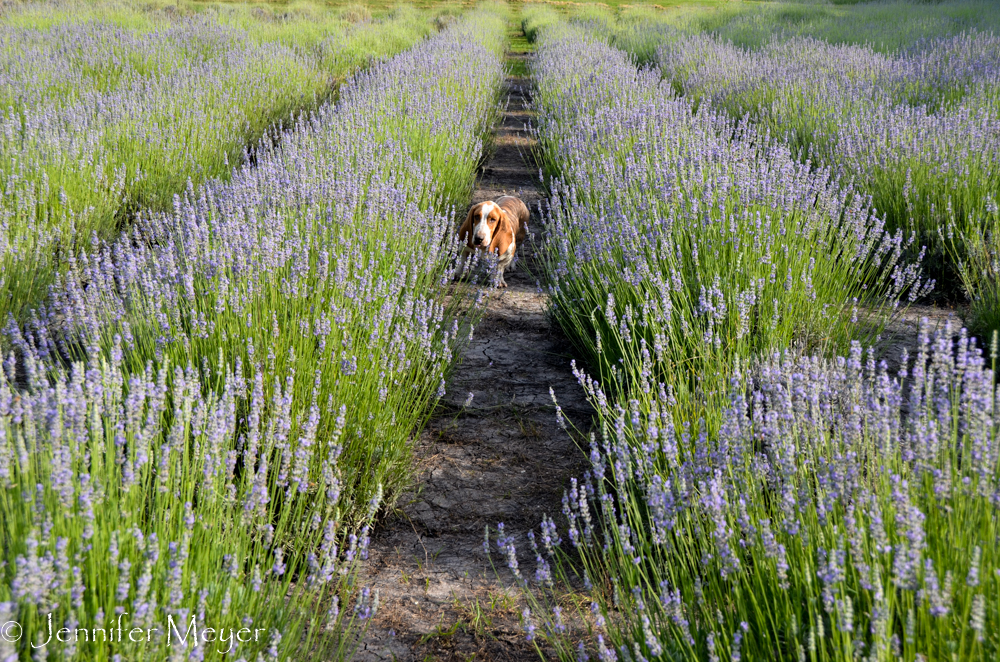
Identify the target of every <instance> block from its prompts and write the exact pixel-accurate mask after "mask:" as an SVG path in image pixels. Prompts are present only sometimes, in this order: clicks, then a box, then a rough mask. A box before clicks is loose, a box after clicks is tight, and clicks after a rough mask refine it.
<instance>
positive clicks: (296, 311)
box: [11, 12, 505, 511]
mask: <svg viewBox="0 0 1000 662" xmlns="http://www.w3.org/2000/svg"><path fill="white" fill-rule="evenodd" d="M502 28H503V22H502V19H501V18H499V17H498V16H497V15H495V14H492V13H484V12H480V13H478V14H476V15H475V16H473V17H472V18H470V19H468V20H466V21H464V22H462V23H460V24H457V25H455V26H454V27H452V28H449V29H448V30H447V32H445V33H442V34H441V35H439V36H438V37H436V38H434V39H431V40H429V41H427V42H424V43H423V44H421V45H420V46H418V47H416V48H414V49H412V50H411V51H408V52H406V53H403V54H401V55H398V56H396V57H395V58H393V59H392V60H390V61H388V62H386V63H384V64H381V65H378V66H376V67H374V68H372V69H371V70H368V71H364V72H361V73H359V74H357V75H356V76H355V77H354V78H353V79H352V80H351V81H349V82H348V83H347V84H346V85H345V86H344V87H343V89H342V90H341V95H340V99H339V101H338V102H337V104H335V105H330V106H327V107H324V108H323V109H321V110H320V111H318V112H317V113H316V114H314V115H312V116H310V117H309V118H308V119H303V120H302V121H301V122H299V124H298V126H297V127H296V128H295V129H293V130H290V131H289V132H287V133H286V135H284V136H283V137H282V138H281V140H280V148H272V149H270V150H267V152H266V155H265V156H263V157H262V158H261V159H260V160H259V162H258V164H257V165H256V166H255V167H253V166H250V165H247V166H245V167H244V168H242V169H241V170H240V171H239V173H238V174H237V175H235V176H234V177H233V179H232V181H230V182H210V183H208V184H206V185H205V186H203V187H201V188H199V189H192V190H190V191H189V192H188V193H187V194H186V195H185V196H184V197H183V198H179V199H178V200H177V202H176V203H175V210H174V212H172V213H169V214H147V215H143V216H142V217H141V218H140V219H139V221H138V222H137V223H136V225H135V228H134V230H133V231H132V232H130V233H128V234H127V235H125V236H123V237H122V238H121V239H120V240H119V241H117V242H115V243H113V244H109V245H96V246H94V248H93V249H92V250H91V251H90V252H89V253H87V254H84V255H82V256H81V257H80V258H79V259H78V260H75V261H73V263H72V264H71V268H70V271H69V272H68V273H67V275H66V277H65V278H62V279H60V280H59V281H58V282H57V284H56V286H55V287H54V288H53V291H52V295H51V297H50V300H49V303H48V306H47V308H46V310H45V312H44V313H43V315H42V316H41V317H39V318H36V319H35V321H34V323H33V324H31V325H28V327H27V333H26V334H25V335H22V334H21V333H20V332H19V331H16V330H12V335H11V337H12V340H13V342H14V343H15V344H16V345H17V346H18V347H19V348H20V350H21V351H22V352H23V353H25V354H28V355H35V354H37V355H38V356H39V357H40V360H41V361H52V360H58V359H59V357H66V358H73V357H77V356H80V352H82V351H85V350H87V349H90V351H91V352H95V351H105V352H106V351H107V348H108V347H110V346H111V345H112V344H113V342H114V338H115V337H116V336H119V335H120V336H121V337H122V338H123V341H124V346H125V349H126V358H125V365H126V367H128V368H129V369H130V370H142V369H144V366H145V365H146V362H147V361H149V360H153V361H155V362H157V364H159V363H162V362H165V361H170V362H172V363H174V364H181V365H186V364H188V363H191V364H193V365H196V366H203V365H206V364H207V365H214V364H215V363H216V362H217V360H218V357H219V356H220V355H221V356H224V357H225V359H226V361H227V362H232V361H234V360H236V358H240V359H241V360H242V361H243V362H244V363H245V364H247V365H255V364H259V365H261V366H263V367H266V372H267V373H269V374H274V375H289V374H294V375H295V379H294V386H293V387H292V391H291V394H290V396H289V397H291V399H292V401H291V403H290V406H291V407H292V410H293V411H305V410H307V409H309V408H310V407H312V406H323V405H325V403H327V402H328V401H333V402H351V403H352V407H351V409H350V410H349V411H348V413H347V416H348V420H347V422H346V424H345V425H346V429H345V435H346V437H345V446H346V451H345V457H344V464H345V466H346V467H347V471H348V472H349V475H348V477H347V478H346V479H345V490H347V492H348V493H351V494H353V491H354V490H355V489H358V498H357V499H356V500H354V501H356V503H358V504H363V503H365V502H367V501H368V500H369V499H370V498H371V497H372V495H373V494H374V493H375V491H376V489H377V488H378V485H379V484H382V485H383V487H384V489H386V490H387V491H390V492H391V491H393V490H394V489H395V488H396V487H398V486H399V485H400V484H401V483H402V482H403V480H404V478H405V476H406V474H407V473H408V469H409V464H408V461H409V438H410V435H411V433H412V432H413V431H414V429H415V428H416V427H417V426H418V423H419V422H420V421H422V420H423V418H424V416H425V415H426V404H427V403H429V402H430V401H431V400H432V399H434V398H435V397H436V396H437V394H438V393H439V391H440V390H441V389H442V388H443V380H444V373H445V371H446V370H447V368H448V367H449V366H450V364H451V359H452V351H453V348H454V346H455V344H456V343H457V342H458V341H459V340H460V338H461V337H462V336H466V337H467V336H468V335H469V333H470V329H469V328H467V324H466V323H465V322H461V321H460V320H459V319H458V318H457V317H456V314H457V313H458V311H460V310H463V309H465V307H466V298H465V296H463V295H461V292H459V293H457V294H458V295H456V296H452V297H450V298H449V299H448V303H447V304H446V303H444V302H443V300H442V299H441V296H440V295H441V294H443V292H444V289H445V288H446V287H447V285H448V283H450V281H451V280H452V279H453V278H454V276H455V274H456V272H457V270H458V269H459V268H460V266H461V265H460V263H459V259H458V251H459V250H460V247H459V245H458V242H457V240H456V239H455V238H454V236H453V235H454V227H455V226H456V222H455V218H454V216H453V214H452V213H450V212H449V211H448V210H449V209H450V208H451V207H452V206H453V205H455V204H458V203H462V204H464V203H465V201H466V200H467V199H468V196H469V194H470V192H471V186H472V183H473V181H474V174H475V168H476V165H477V163H478V160H479V158H480V155H481V153H482V147H483V143H482V136H483V135H485V133H486V132H487V130H488V129H489V128H490V127H491V126H492V123H493V118H494V117H495V116H496V112H497V109H498V104H497V95H498V93H499V85H500V82H501V80H502V76H503V69H502V62H501V60H500V57H499V53H500V51H501V49H502V46H503V43H504V42H503V40H504V38H505V33H504V31H503V29H502ZM470 296H474V292H473V293H470ZM101 348H103V349H101ZM262 388H263V389H264V394H265V397H267V398H268V399H270V397H271V395H272V393H274V392H275V390H276V389H281V388H282V383H281V382H280V381H277V380H275V379H273V378H269V379H266V380H264V383H263V384H262ZM303 424H304V422H294V421H293V422H290V423H289V429H288V431H287V437H288V439H287V443H286V444H285V445H284V447H283V448H280V449H278V452H279V453H280V456H281V458H280V460H281V462H282V463H283V464H284V465H285V466H286V467H287V466H288V465H289V464H291V463H293V458H296V457H302V458H304V459H302V460H295V462H294V463H301V467H300V470H301V471H317V470H319V464H318V462H319V461H320V459H321V458H319V457H318V456H314V455H313V454H312V453H311V452H310V451H309V449H308V448H304V447H301V445H300V443H299V442H298V441H297V439H298V437H299V435H300V434H301V430H302V425H303ZM335 424H336V423H335V421H334V420H333V419H331V418H328V417H324V418H323V419H322V420H321V421H319V423H318V425H319V429H318V432H317V434H318V435H319V437H320V438H324V436H325V435H327V434H328V433H329V432H330V431H331V430H332V429H333V427H334V426H335ZM282 476H283V478H282V480H284V481H287V480H290V478H289V476H288V475H287V474H286V473H283V474H282ZM359 507H360V506H359ZM361 510H362V511H363V510H364V509H363V508H361Z"/></svg>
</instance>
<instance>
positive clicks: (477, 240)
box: [472, 237, 483, 246]
mask: <svg viewBox="0 0 1000 662" xmlns="http://www.w3.org/2000/svg"><path fill="white" fill-rule="evenodd" d="M472 243H474V244H475V245H476V246H478V245H479V244H481V243H483V238H482V237H476V238H475V239H473V240H472Z"/></svg>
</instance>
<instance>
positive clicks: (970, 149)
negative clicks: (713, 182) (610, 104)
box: [621, 24, 1000, 337]
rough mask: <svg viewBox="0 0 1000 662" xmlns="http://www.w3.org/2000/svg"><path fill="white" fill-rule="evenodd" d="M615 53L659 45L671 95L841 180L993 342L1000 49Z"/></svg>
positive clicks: (701, 46)
mask: <svg viewBox="0 0 1000 662" xmlns="http://www.w3.org/2000/svg"><path fill="white" fill-rule="evenodd" d="M633 34H634V35H641V36H634V37H630V36H629V35H633ZM621 41H622V43H623V44H624V45H626V47H636V48H638V49H639V50H645V51H648V50H650V49H651V48H652V46H651V44H657V43H659V44H660V45H659V48H658V50H657V51H656V56H655V58H656V60H657V62H658V63H659V65H660V68H661V70H662V73H663V75H664V76H665V77H666V78H667V79H669V80H671V81H672V82H673V84H674V85H675V87H676V88H677V90H678V91H679V92H680V93H682V94H683V95H685V96H686V97H689V98H691V99H699V100H703V101H704V102H706V103H711V104H712V105H714V106H716V107H719V108H722V109H724V110H725V111H726V112H728V113H730V114H731V115H732V116H734V117H744V116H749V117H751V118H752V119H753V120H754V121H755V122H757V123H758V124H759V125H760V126H761V127H763V129H764V130H767V131H770V132H771V133H772V134H773V135H776V136H779V137H782V138H784V139H785V140H787V142H788V143H789V145H790V146H791V148H792V150H793V151H794V152H795V153H796V156H797V158H799V159H800V160H803V161H806V162H814V163H820V164H824V165H828V166H830V167H832V168H834V169H835V170H836V171H837V173H838V175H839V176H840V177H841V178H842V179H844V180H849V181H853V182H854V183H855V184H856V185H857V187H858V188H859V189H860V190H862V191H863V192H865V193H866V194H869V195H871V196H872V200H873V204H874V206H875V207H876V208H877V209H878V210H879V211H880V212H881V213H883V214H885V215H886V216H887V218H888V220H889V223H890V225H891V227H893V228H903V229H905V230H906V231H907V232H908V233H909V232H913V233H915V234H916V236H917V237H918V243H919V244H921V245H926V246H927V247H928V249H929V253H928V261H927V263H926V267H927V268H928V269H929V270H930V273H931V274H932V275H933V276H935V277H936V278H937V279H938V281H939V289H940V290H941V291H942V292H943V293H945V294H951V293H952V290H954V289H955V288H956V287H958V286H959V285H961V286H962V287H964V289H965V290H966V291H967V293H968V294H969V296H970V298H971V299H972V302H973V309H972V317H973V319H972V320H971V321H972V324H973V326H974V327H975V330H976V331H977V333H980V334H981V335H983V336H986V337H989V334H990V333H992V332H993V331H994V330H997V329H1000V288H998V286H997V281H998V278H1000V211H998V199H997V196H998V191H1000V37H998V36H996V35H995V34H993V33H982V32H976V31H972V32H966V33H962V34H959V35H956V36H949V37H942V38H938V39H928V40H923V41H921V42H919V43H917V44H915V45H914V46H912V47H910V48H907V49H903V50H900V51H897V52H894V53H890V54H884V53H879V52H877V51H876V50H874V49H873V48H872V47H870V46H856V45H834V44H830V43H828V42H825V41H822V40H818V39H813V38H808V37H799V38H793V39H789V40H787V41H781V40H775V41H773V42H771V43H770V44H768V45H766V46H764V47H763V48H761V49H760V50H749V49H744V48H740V47H738V46H735V45H733V44H731V43H728V42H726V41H723V40H721V39H718V38H716V37H713V36H709V35H704V34H695V35H686V34H682V33H680V32H677V31H675V30H673V29H671V28H669V27H663V26H661V27H660V28H659V29H657V28H651V29H648V30H647V29H645V28H644V27H643V26H642V25H641V24H638V25H637V26H635V28H634V29H633V30H632V31H625V32H624V33H623V38H622V40H621Z"/></svg>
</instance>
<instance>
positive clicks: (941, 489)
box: [502, 326, 1000, 661]
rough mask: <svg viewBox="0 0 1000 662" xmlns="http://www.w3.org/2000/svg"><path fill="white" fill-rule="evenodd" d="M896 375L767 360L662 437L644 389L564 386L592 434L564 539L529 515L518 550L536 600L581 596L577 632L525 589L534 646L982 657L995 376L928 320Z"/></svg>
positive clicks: (991, 533)
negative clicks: (593, 421) (593, 410)
mask: <svg viewBox="0 0 1000 662" xmlns="http://www.w3.org/2000/svg"><path fill="white" fill-rule="evenodd" d="M994 346H995V345H994ZM993 360H994V361H995V356H994V358H993ZM902 365H903V366H911V367H909V368H907V367H904V368H903V369H902V370H901V371H900V372H899V373H898V374H897V375H895V376H890V375H889V374H888V373H887V371H886V367H885V364H884V363H881V364H876V362H875V360H874V359H873V358H872V356H871V355H870V354H869V355H868V356H867V358H866V357H865V356H864V354H863V352H862V350H861V349H860V346H859V345H855V346H854V347H853V348H852V350H851V352H850V354H849V355H848V356H846V357H843V358H838V359H836V360H833V361H830V360H825V359H820V358H806V357H794V356H793V355H791V354H787V353H786V354H775V355H774V356H772V357H771V358H769V359H767V360H765V361H763V362H762V364H761V365H760V366H759V367H758V368H757V369H755V370H754V371H753V373H752V378H751V379H750V380H749V383H748V384H747V385H746V386H744V384H745V381H744V378H743V377H741V376H740V375H739V374H738V373H737V374H734V375H733V388H732V393H731V396H730V399H729V404H728V406H727V407H726V408H725V410H724V415H723V423H722V425H721V427H720V428H719V430H718V431H717V432H710V431H709V430H708V428H706V426H704V425H693V426H688V425H686V424H685V425H684V426H677V425H675V424H674V415H673V413H672V409H673V408H674V402H673V401H672V399H671V398H670V397H669V396H666V395H665V394H664V393H663V387H662V386H661V387H660V389H659V390H660V395H658V396H656V397H654V398H653V403H652V405H651V406H650V407H649V408H648V409H646V408H645V407H644V406H643V405H640V404H639V403H638V402H637V401H631V402H626V401H619V402H614V401H613V400H610V399H609V397H608V395H607V394H605V393H604V391H603V389H602V387H601V385H600V384H598V383H597V382H596V381H594V380H592V379H590V378H589V377H588V376H586V375H585V374H583V373H582V372H580V373H578V376H579V378H580V382H581V385H582V386H583V387H584V388H585V389H586V391H587V393H588V397H589V398H590V399H591V402H592V403H593V404H594V405H595V407H597V410H598V412H599V416H600V420H601V434H600V441H599V442H598V441H594V442H593V445H592V448H591V469H590V471H588V472H587V473H586V474H585V475H584V477H583V479H582V481H579V482H577V481H575V480H574V481H573V483H572V485H571V487H570V489H569V490H568V491H567V493H566V495H565V497H564V499H563V512H564V514H565V516H566V518H567V519H566V526H567V529H565V530H566V531H567V540H566V541H565V542H562V541H561V540H560V538H559V535H558V533H557V527H556V525H555V523H554V522H553V521H551V520H549V519H546V520H544V521H543V524H542V528H541V542H542V544H541V545H537V544H536V543H534V542H533V548H534V549H535V550H536V553H535V556H536V564H537V565H536V579H537V580H539V581H538V583H539V585H540V587H541V588H543V589H544V588H545V587H546V586H551V582H552V580H553V579H558V580H562V581H566V582H574V583H576V585H579V584H580V583H582V584H583V585H584V586H585V591H586V592H587V594H588V595H589V597H590V598H591V600H592V604H591V613H585V614H583V615H582V616H583V618H584V619H585V622H586V623H588V627H589V629H590V634H591V636H590V637H589V638H588V639H587V640H586V641H581V642H577V641H574V640H571V639H570V638H569V637H568V636H566V635H565V632H566V628H565V625H564V624H563V620H562V619H563V617H562V615H561V613H560V611H559V606H558V605H557V604H556V603H555V602H554V601H553V596H552V594H550V593H548V592H546V591H544V590H536V591H533V592H532V591H526V593H525V594H526V596H527V597H528V599H529V600H530V601H531V605H530V610H529V611H528V612H526V620H530V622H531V628H532V635H533V636H534V637H535V638H536V641H539V642H544V643H546V644H549V645H551V646H552V647H553V648H554V649H556V650H557V651H558V653H559V657H560V659H563V660H581V659H588V658H589V657H590V656H591V655H593V656H594V657H596V658H599V659H601V660H604V661H608V660H618V659H621V660H657V659H690V660H705V659H712V660H714V659H758V658H763V657H767V658H768V659H776V660H824V661H826V660H857V659H864V660H920V659H923V660H939V659H962V660H991V659H995V658H996V656H997V654H998V650H1000V639H998V637H997V634H996V633H997V627H998V625H1000V610H998V606H997V602H996V599H995V596H996V595H997V592H998V590H1000V557H998V555H997V551H996V544H995V543H996V539H997V535H998V530H1000V529H998V527H1000V517H998V513H1000V510H998V508H997V495H998V493H1000V491H998V488H1000V464H998V461H1000V454H998V446H997V431H998V422H997V420H996V406H997V403H998V402H1000V400H998V395H1000V394H998V391H997V388H996V382H995V377H994V371H993V369H992V366H991V365H990V364H989V362H988V361H987V360H986V359H985V358H984V357H983V355H982V354H981V352H980V350H979V349H978V348H977V346H976V344H975V343H974V342H973V341H972V340H971V339H970V338H968V337H967V336H966V335H965V333H964V331H963V332H962V333H961V334H960V335H958V337H957V338H956V337H955V334H954V330H953V329H951V328H947V329H945V330H944V331H943V332H942V333H940V334H937V335H935V336H933V337H931V336H930V335H929V334H928V332H927V329H926V326H925V327H923V329H922V331H921V336H920V340H919V347H918V352H917V356H916V357H915V362H913V363H911V362H910V361H909V360H908V358H907V357H905V356H904V357H903V361H902ZM502 542H503V545H502V546H503V548H504V550H505V551H506V552H507V553H508V554H509V555H510V556H512V557H513V558H514V559H515V561H516V552H515V550H514V548H513V542H512V540H511V539H510V538H509V537H504V539H503V541H502Z"/></svg>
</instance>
